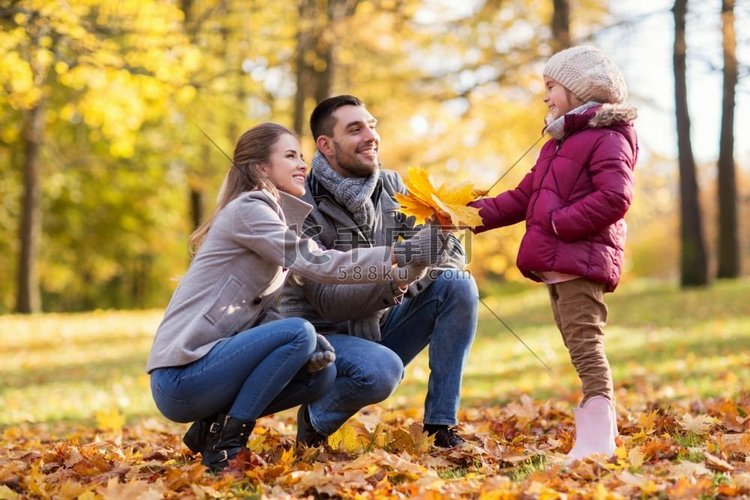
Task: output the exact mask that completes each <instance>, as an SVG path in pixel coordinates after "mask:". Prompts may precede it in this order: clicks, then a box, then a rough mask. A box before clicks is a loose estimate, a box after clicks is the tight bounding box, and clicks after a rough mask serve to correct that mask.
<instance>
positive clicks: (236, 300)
mask: <svg viewBox="0 0 750 500" xmlns="http://www.w3.org/2000/svg"><path fill="white" fill-rule="evenodd" d="M310 210H311V207H310V205H308V204H307V203H305V202H303V201H302V200H300V199H298V198H295V197H293V196H290V195H287V194H285V193H281V194H280V200H277V199H276V198H275V197H274V195H273V194H271V193H269V192H268V191H251V192H247V193H244V194H243V195H241V196H239V197H238V198H236V199H234V200H232V201H231V202H230V203H229V204H227V206H226V207H224V209H222V210H221V211H220V212H219V213H218V214H217V217H216V219H215V220H214V222H213V224H212V226H211V229H210V230H209V232H208V234H207V235H206V238H205V240H204V242H203V244H202V245H201V247H200V249H199V251H198V253H197V254H196V255H195V258H194V259H193V262H192V263H191V265H190V267H189V268H188V270H187V273H186V274H185V276H183V278H182V280H181V282H180V284H179V285H178V286H177V289H176V290H175V292H174V294H173V295H172V300H171V301H170V302H169V305H168V306H167V310H166V313H165V314H164V319H163V320H162V322H161V324H160V325H159V328H158V329H157V331H156V337H155V339H154V344H153V347H152V348H151V355H150V356H149V359H148V363H147V366H146V371H148V372H151V371H152V370H154V369H156V368H162V367H168V366H182V365H186V364H188V363H191V362H193V361H195V360H197V359H200V358H201V357H203V356H204V355H206V354H207V353H208V351H210V350H211V348H212V347H213V346H214V345H215V344H216V343H217V342H218V341H219V340H221V339H223V338H226V337H230V336H232V335H234V334H235V333H237V332H240V331H244V330H247V329H249V328H251V327H253V326H256V325H259V324H261V323H267V322H269V321H273V320H276V319H281V315H280V314H279V313H278V310H277V308H276V306H277V299H278V296H279V294H280V291H281V288H282V286H283V284H284V281H285V280H286V278H287V274H288V273H289V271H294V272H295V273H297V274H299V275H301V276H303V277H305V278H309V279H311V280H315V281H319V282H323V283H368V282H375V281H388V280H389V279H390V277H391V274H392V273H391V260H390V259H391V257H390V249H389V248H387V247H374V248H360V249H356V250H354V251H353V252H341V251H337V250H323V249H322V248H320V247H319V246H318V245H317V244H316V243H315V242H314V241H313V240H311V239H308V238H300V237H299V236H298V235H299V233H300V228H301V227H302V221H304V219H305V217H306V216H307V214H308V213H310Z"/></svg>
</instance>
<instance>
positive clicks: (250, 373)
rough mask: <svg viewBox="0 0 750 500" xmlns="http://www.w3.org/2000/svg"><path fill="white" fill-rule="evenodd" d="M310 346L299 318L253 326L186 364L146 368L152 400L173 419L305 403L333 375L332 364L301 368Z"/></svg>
mask: <svg viewBox="0 0 750 500" xmlns="http://www.w3.org/2000/svg"><path fill="white" fill-rule="evenodd" d="M315 345H316V336H315V329H314V328H313V326H312V325H311V324H310V323H309V322H308V321H305V320H303V319H300V318H288V319H282V320H279V321H272V322H270V323H266V324H264V325H260V326H256V327H254V328H251V329H249V330H246V331H244V332H240V333H238V334H236V335H234V336H232V337H229V338H226V339H224V340H222V341H221V342H219V343H218V344H216V345H215V346H214V347H213V349H211V350H210V351H209V353H208V354H206V355H205V356H204V357H202V358H201V359H199V360H197V361H195V362H193V363H190V364H189V365H185V366H178V367H173V368H157V369H156V370H154V371H153V372H151V392H152V394H153V397H154V402H155V403H156V406H157V408H159V411H161V412H162V413H163V414H164V416H165V417H167V418H168V419H170V420H174V421H175V422H192V421H194V420H199V419H203V418H207V417H210V416H212V415H214V414H216V413H228V414H229V415H231V416H232V417H234V418H237V419H239V420H244V421H250V420H256V419H257V418H258V417H261V416H263V415H268V414H270V413H274V412H277V411H281V410H286V409H287V408H291V407H293V406H297V405H300V404H303V403H309V402H311V401H314V400H316V399H317V398H319V397H320V396H321V395H323V394H324V393H326V392H328V391H330V389H331V388H332V387H333V384H334V379H335V378H336V367H335V366H334V365H330V366H328V367H327V368H324V369H323V370H321V371H319V372H316V373H314V374H308V373H307V372H306V370H305V368H304V367H305V365H306V364H307V362H308V360H309V359H310V356H312V354H313V352H314V351H315Z"/></svg>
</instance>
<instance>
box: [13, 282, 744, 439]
mask: <svg viewBox="0 0 750 500" xmlns="http://www.w3.org/2000/svg"><path fill="white" fill-rule="evenodd" d="M503 290H504V289H503V288H499V289H498V293H496V294H495V295H493V296H492V297H484V298H483V300H484V301H485V302H487V304H488V305H489V306H490V307H491V308H492V310H493V311H495V313H497V314H498V315H499V316H500V317H501V318H502V319H503V320H504V321H505V322H506V323H507V324H508V325H509V326H510V327H511V328H512V329H513V331H514V332H515V333H516V334H517V335H519V336H520V337H521V338H522V339H523V340H524V341H525V342H526V343H527V344H528V345H529V346H530V347H531V348H532V349H533V350H534V352H536V353H537V354H538V355H539V356H540V357H541V358H542V359H543V360H544V361H545V363H546V364H547V365H549V366H550V367H551V369H552V370H551V371H549V370H547V368H545V367H544V366H542V364H541V363H540V362H539V361H538V360H537V359H535V358H534V356H533V355H532V354H531V353H529V351H527V349H526V348H525V347H524V346H523V345H522V344H521V343H520V342H519V341H518V340H517V339H516V338H515V337H514V336H513V335H512V334H511V333H510V332H509V331H507V330H506V329H505V327H504V326H503V325H502V324H500V323H499V322H497V320H496V319H494V318H493V317H492V316H491V315H490V314H489V312H488V311H487V310H486V309H485V308H484V306H483V305H481V304H480V321H479V328H478V331H477V337H476V341H475V344H474V347H473V349H472V352H471V354H470V357H469V363H468V365H467V369H466V375H465V378H464V387H463V403H462V407H463V408H465V409H466V408H471V407H473V406H486V405H496V404H505V403H508V402H510V401H516V400H517V399H518V397H519V395H520V394H528V395H530V396H531V397H532V398H534V399H540V400H543V399H548V398H556V399H559V398H562V399H566V400H569V401H571V402H574V401H575V400H576V398H577V397H578V391H579V382H578V379H577V376H576V375H575V372H574V370H573V368H572V366H571V365H570V362H569V359H568V355H567V352H566V350H565V348H564V346H563V344H562V341H561V338H560V335H559V333H558V332H557V330H556V328H555V327H554V323H553V322H552V316H551V312H550V310H549V303H548V299H547V294H546V291H545V288H544V287H543V286H540V285H529V286H519V285H518V284H513V285H512V286H509V287H508V288H507V293H504V291H503ZM748 297H750V280H748V279H743V280H737V281H728V282H718V283H716V284H715V285H714V286H712V287H710V288H703V289H694V290H689V291H681V290H679V289H677V288H676V287H675V286H672V285H667V284H660V283H652V282H645V281H644V282H640V281H639V282H629V283H624V284H622V285H621V287H620V289H618V290H617V292H615V293H614V294H609V295H608V296H607V302H608V305H609V310H610V318H609V325H608V327H607V330H606V331H607V334H606V349H607V353H608V356H609V359H610V363H611V365H612V369H613V372H614V377H615V385H616V388H617V390H618V394H639V393H649V394H650V395H651V396H653V397H651V398H650V399H652V400H653V399H654V398H656V399H657V400H667V401H668V400H670V399H677V398H680V397H685V396H689V395H698V396H701V397H707V396H722V397H732V396H733V395H735V394H737V393H738V392H740V391H741V390H743V389H745V390H746V388H747V387H750V383H749V382H750V300H749V299H748ZM160 319H161V311H137V312H106V311H104V312H92V313H85V314H49V315H38V316H31V317H29V316H0V352H2V353H3V363H2V364H0V408H2V410H0V426H8V425H16V424H19V423H22V422H49V423H55V422H59V423H61V424H62V425H64V426H65V425H69V424H73V423H75V422H78V423H81V422H87V421H91V420H92V419H93V418H94V416H95V414H96V412H97V411H106V410H111V409H113V408H117V409H118V411H119V412H120V413H122V414H123V415H125V416H126V417H127V418H129V419H134V418H140V417H145V416H154V415H158V412H157V410H156V408H155V407H154V405H153V402H152V400H151V395H150V390H149V379H148V376H147V375H146V374H145V373H144V367H145V363H146V358H147V356H148V351H149V348H150V346H151V340H152V336H153V332H154V331H155V329H156V326H157V325H158V322H159V320H160ZM428 373H429V372H428V368H427V357H426V354H425V353H423V354H422V355H420V356H419V357H418V358H417V359H416V360H415V361H414V362H413V363H412V364H411V365H410V366H409V367H408V369H407V374H406V377H405V380H404V382H403V383H402V385H401V386H400V387H399V389H398V391H397V392H396V394H395V395H394V396H392V397H391V398H389V399H388V400H387V401H386V402H385V403H383V406H384V407H386V408H404V407H412V408H418V409H421V407H422V401H423V398H424V393H425V389H426V384H427V376H428Z"/></svg>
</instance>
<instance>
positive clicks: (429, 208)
mask: <svg viewBox="0 0 750 500" xmlns="http://www.w3.org/2000/svg"><path fill="white" fill-rule="evenodd" d="M404 183H405V184H406V188H407V190H408V191H409V192H408V194H400V193H398V194H396V201H398V202H399V203H400V204H401V212H403V213H404V214H405V215H407V216H414V217H415V218H416V223H417V224H423V223H424V222H425V221H426V220H427V219H430V218H434V219H436V220H437V222H438V223H439V224H440V225H442V226H453V227H470V228H474V227H477V226H481V225H482V218H481V217H480V216H479V209H477V208H474V207H467V206H466V204H467V203H469V202H470V201H472V200H474V199H475V198H476V197H477V196H478V194H479V193H478V192H477V191H476V190H475V189H474V187H473V186H472V185H471V184H468V183H458V184H452V185H447V184H443V185H441V186H439V187H435V185H434V184H433V182H432V179H431V178H430V175H429V174H428V173H427V171H426V170H425V169H423V168H420V167H410V168H409V170H408V172H407V175H406V177H405V178H404Z"/></svg>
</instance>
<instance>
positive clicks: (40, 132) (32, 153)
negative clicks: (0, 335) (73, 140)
mask: <svg viewBox="0 0 750 500" xmlns="http://www.w3.org/2000/svg"><path fill="white" fill-rule="evenodd" d="M25 119H26V122H25V124H24V131H23V141H24V159H23V162H24V165H23V201H22V207H21V225H20V228H19V239H20V240H21V251H20V254H19V265H18V288H17V290H16V312H19V313H27V314H28V313H35V312H39V311H41V306H42V301H41V296H40V292H39V271H38V260H39V243H40V240H41V237H42V210H41V207H40V205H39V203H40V201H41V191H42V188H41V185H40V181H39V171H40V168H41V167H40V161H39V152H40V149H41V145H42V140H43V137H44V105H43V101H40V102H39V103H37V105H36V106H34V107H33V108H32V109H30V110H29V111H28V112H27V113H26V117H25Z"/></svg>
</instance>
